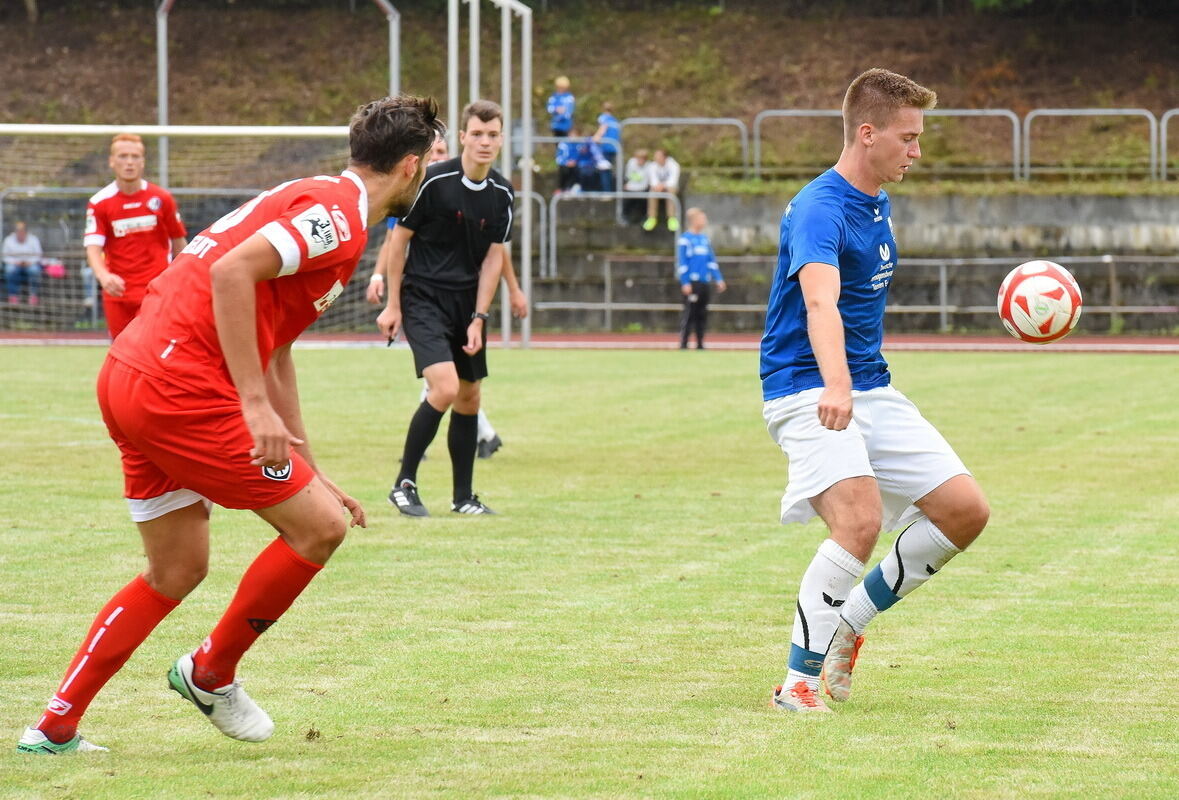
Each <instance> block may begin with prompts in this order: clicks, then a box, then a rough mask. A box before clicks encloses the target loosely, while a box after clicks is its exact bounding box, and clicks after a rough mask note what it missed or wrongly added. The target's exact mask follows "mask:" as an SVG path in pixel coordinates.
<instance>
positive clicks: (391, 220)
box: [385, 217, 397, 230]
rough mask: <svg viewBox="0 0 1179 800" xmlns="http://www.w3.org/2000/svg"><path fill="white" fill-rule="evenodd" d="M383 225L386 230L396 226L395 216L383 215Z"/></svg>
mask: <svg viewBox="0 0 1179 800" xmlns="http://www.w3.org/2000/svg"><path fill="white" fill-rule="evenodd" d="M385 227H386V229H388V230H393V229H394V228H396V227H397V217H385Z"/></svg>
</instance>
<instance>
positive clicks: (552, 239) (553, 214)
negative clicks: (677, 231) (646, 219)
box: [541, 192, 684, 278]
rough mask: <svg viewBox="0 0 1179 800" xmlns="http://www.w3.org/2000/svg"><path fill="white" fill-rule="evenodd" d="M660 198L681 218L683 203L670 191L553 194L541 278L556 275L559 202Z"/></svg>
mask: <svg viewBox="0 0 1179 800" xmlns="http://www.w3.org/2000/svg"><path fill="white" fill-rule="evenodd" d="M602 198H607V199H619V198H622V199H631V198H633V199H635V200H640V199H644V198H645V199H652V198H654V199H661V200H666V201H667V202H669V203H674V204H675V216H676V217H678V218H680V219H683V217H684V213H683V204H682V203H680V199H679V197H677V196H676V195H674V194H672V193H671V192H580V193H578V194H571V193H569V192H562V193H561V194H555V195H553V196H552V197H551V198H550V199H549V261H548V263H549V268H548V272H547V273H542V274H541V277H542V278H555V277H557V221H558V217H557V206H558V204H559V203H561V202H563V201H566V200H595V199H602ZM672 258H675V245H674V244H672Z"/></svg>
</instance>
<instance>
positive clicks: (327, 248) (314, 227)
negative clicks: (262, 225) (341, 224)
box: [291, 203, 340, 259]
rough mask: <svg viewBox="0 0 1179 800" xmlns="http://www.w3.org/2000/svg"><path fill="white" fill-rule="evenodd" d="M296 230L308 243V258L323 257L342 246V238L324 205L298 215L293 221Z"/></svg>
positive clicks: (316, 205) (315, 206)
mask: <svg viewBox="0 0 1179 800" xmlns="http://www.w3.org/2000/svg"><path fill="white" fill-rule="evenodd" d="M291 224H293V225H294V226H295V230H297V231H298V232H299V235H300V236H302V237H303V241H305V242H306V243H307V258H309V259H310V258H315V257H317V256H322V255H323V254H324V253H330V252H331V251H333V250H335V249H336V248H337V247H339V246H340V236H339V234H338V233H337V232H336V225H335V223H334V222H332V218H331V215H329V214H328V211H327V209H326V208H324V207H323V204H322V203H316V204H315V205H313V206H312V207H311V208H309V209H307V210H306V211H304V212H303V213H302V214H299V215H297V216H296V217H295V218H294V219H292V220H291Z"/></svg>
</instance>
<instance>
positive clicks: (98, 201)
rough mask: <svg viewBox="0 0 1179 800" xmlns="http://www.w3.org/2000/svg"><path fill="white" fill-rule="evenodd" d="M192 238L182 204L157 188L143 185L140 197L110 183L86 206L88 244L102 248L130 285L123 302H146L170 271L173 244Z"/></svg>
mask: <svg viewBox="0 0 1179 800" xmlns="http://www.w3.org/2000/svg"><path fill="white" fill-rule="evenodd" d="M187 235H188V234H187V233H186V231H185V230H184V222H183V221H182V220H181V219H180V211H179V210H178V209H177V208H176V201H175V200H173V199H172V195H171V194H169V193H168V191H167V190H166V189H162V188H160V187H159V186H156V185H155V184H154V183H148V182H147V181H141V182H140V186H139V190H138V191H137V192H135V193H134V194H123V193H122V192H120V191H119V185H118V183H110V184H108V185H107V186H106V187H105V188H103V189H102V190H101V191H100V192H98V193H97V194H96V195H94V196H93V197H91V198H90V202H89V203H88V204H87V205H86V235H85V237H84V238H83V240H82V243H83V244H84V245H85V246H87V247H89V246H90V245H98V246H99V247H101V248H102V250H103V253H105V254H106V263H107V266H108V268H109V269H110V271H111V272H113V273H115V274H116V275H118V276H119V277H120V278H122V279H123V282H124V283H125V284H126V289H125V291H124V293H123V296H122V297H121V298H117V299H120V300H123V301H124V302H135V301H138V300H141V299H143V294H144V292H145V291H146V289H147V285H148V284H149V283H151V280H152V278H154V277H155V276H157V275H159V274H160V273H161V272H163V271H164V269H165V268H166V267H167V266H168V261H169V259H170V258H171V257H172V240H173V239H178V238H181V237H184V236H187Z"/></svg>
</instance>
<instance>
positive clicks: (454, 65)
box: [446, 0, 459, 153]
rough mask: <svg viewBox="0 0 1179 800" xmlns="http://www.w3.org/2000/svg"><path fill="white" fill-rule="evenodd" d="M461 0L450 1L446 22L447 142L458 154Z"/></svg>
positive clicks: (451, 149) (451, 150) (453, 151)
mask: <svg viewBox="0 0 1179 800" xmlns="http://www.w3.org/2000/svg"><path fill="white" fill-rule="evenodd" d="M458 40H459V0H448V2H447V21H446V45H447V46H446V140H447V142H449V144H450V152H452V153H457V152H458V132H457V131H456V130H455V128H456V127H457V126H458V114H459V112H458V103H459V43H458Z"/></svg>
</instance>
